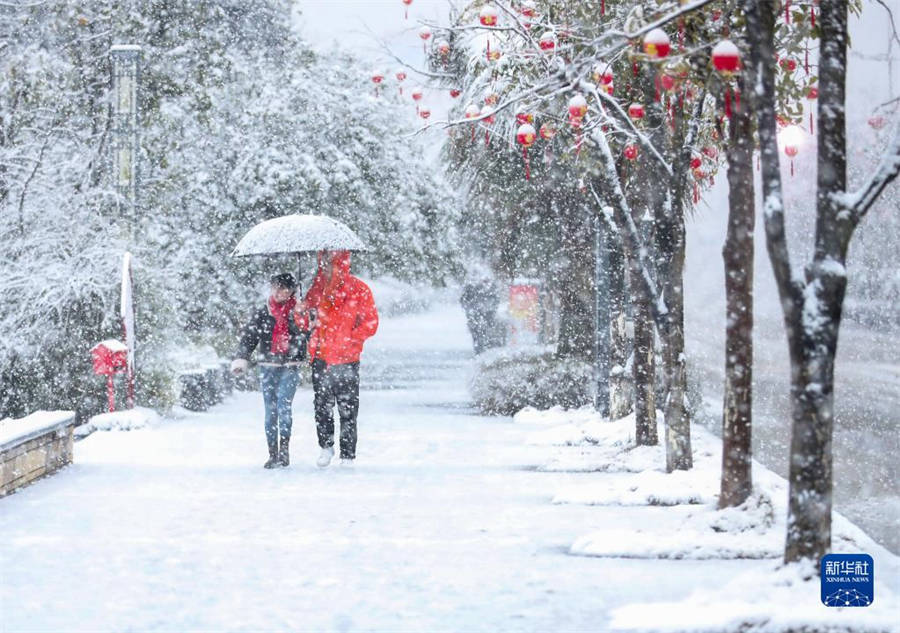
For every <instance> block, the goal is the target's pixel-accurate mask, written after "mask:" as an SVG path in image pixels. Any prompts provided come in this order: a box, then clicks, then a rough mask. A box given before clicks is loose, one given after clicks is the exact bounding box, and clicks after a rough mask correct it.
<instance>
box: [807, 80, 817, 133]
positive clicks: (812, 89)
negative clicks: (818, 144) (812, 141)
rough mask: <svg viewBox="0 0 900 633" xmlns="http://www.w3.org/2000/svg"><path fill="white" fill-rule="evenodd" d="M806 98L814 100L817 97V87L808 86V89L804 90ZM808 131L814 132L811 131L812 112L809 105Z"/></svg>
mask: <svg viewBox="0 0 900 633" xmlns="http://www.w3.org/2000/svg"><path fill="white" fill-rule="evenodd" d="M806 98H807V99H809V100H810V101H815V100H816V99H818V98H819V89H818V88H816V87H815V86H810V87H809V90H807V91H806ZM809 133H810V134H815V132H814V131H813V113H812V106H811V105H810V107H809Z"/></svg>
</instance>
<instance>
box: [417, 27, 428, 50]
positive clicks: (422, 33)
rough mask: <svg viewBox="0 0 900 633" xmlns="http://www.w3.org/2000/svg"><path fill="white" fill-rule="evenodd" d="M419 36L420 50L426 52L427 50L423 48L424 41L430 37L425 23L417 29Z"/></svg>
mask: <svg viewBox="0 0 900 633" xmlns="http://www.w3.org/2000/svg"><path fill="white" fill-rule="evenodd" d="M419 37H421V38H422V52H423V53H426V54H427V53H428V51H427V50H425V42H427V41H428V38H430V37H431V29H429V28H428V26H427V25H423V26H422V28H421V29H419Z"/></svg>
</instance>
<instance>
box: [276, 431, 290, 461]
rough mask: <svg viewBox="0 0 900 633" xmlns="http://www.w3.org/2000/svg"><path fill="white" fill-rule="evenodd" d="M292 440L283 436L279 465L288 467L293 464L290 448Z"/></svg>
mask: <svg viewBox="0 0 900 633" xmlns="http://www.w3.org/2000/svg"><path fill="white" fill-rule="evenodd" d="M290 443H291V441H290V440H288V439H285V438H281V448H279V449H278V465H279V466H282V467H287V466H290V465H291V450H290Z"/></svg>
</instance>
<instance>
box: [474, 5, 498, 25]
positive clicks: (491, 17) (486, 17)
mask: <svg viewBox="0 0 900 633" xmlns="http://www.w3.org/2000/svg"><path fill="white" fill-rule="evenodd" d="M478 19H479V21H481V26H497V9H496V8H495V7H493V6H492V5H489V4H487V5H485V6H483V7H482V8H481V13H479V14H478Z"/></svg>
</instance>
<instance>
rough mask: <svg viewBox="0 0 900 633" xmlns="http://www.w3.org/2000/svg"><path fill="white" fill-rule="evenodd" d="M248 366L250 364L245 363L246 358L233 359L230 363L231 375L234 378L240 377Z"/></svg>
mask: <svg viewBox="0 0 900 633" xmlns="http://www.w3.org/2000/svg"><path fill="white" fill-rule="evenodd" d="M249 366H250V363H248V362H247V359H246V358H235V359H234V360H233V361H231V373H232V374H234V375H235V376H240V375H241V374H243V373H244V372H245V371H247V368H248V367H249Z"/></svg>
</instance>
